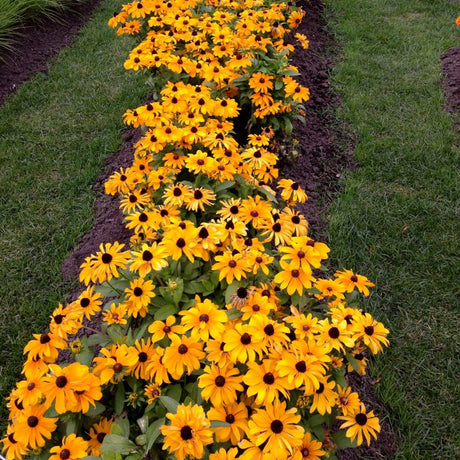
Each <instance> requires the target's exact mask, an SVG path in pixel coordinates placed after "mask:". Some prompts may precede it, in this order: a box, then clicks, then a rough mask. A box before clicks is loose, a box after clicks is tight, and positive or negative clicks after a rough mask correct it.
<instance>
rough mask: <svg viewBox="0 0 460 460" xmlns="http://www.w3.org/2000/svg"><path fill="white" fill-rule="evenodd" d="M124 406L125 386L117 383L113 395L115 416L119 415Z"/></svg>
mask: <svg viewBox="0 0 460 460" xmlns="http://www.w3.org/2000/svg"><path fill="white" fill-rule="evenodd" d="M124 406H125V386H124V384H123V383H119V384H118V386H117V392H116V393H115V402H114V409H115V413H116V414H117V415H121V413H122V412H123V408H124Z"/></svg>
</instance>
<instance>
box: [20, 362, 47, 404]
mask: <svg viewBox="0 0 460 460" xmlns="http://www.w3.org/2000/svg"><path fill="white" fill-rule="evenodd" d="M44 375H45V373H44V372H42V371H41V370H40V369H34V370H32V371H30V372H28V373H27V375H26V380H22V381H20V382H18V383H17V385H16V388H17V395H18V397H19V399H20V401H22V403H23V405H24V406H34V405H35V404H38V403H39V402H40V401H41V399H42V397H43V395H44V391H45V388H44V382H43V376H44Z"/></svg>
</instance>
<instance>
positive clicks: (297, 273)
mask: <svg viewBox="0 0 460 460" xmlns="http://www.w3.org/2000/svg"><path fill="white" fill-rule="evenodd" d="M291 276H292V277H293V278H298V277H299V276H300V272H299V270H296V269H294V270H291Z"/></svg>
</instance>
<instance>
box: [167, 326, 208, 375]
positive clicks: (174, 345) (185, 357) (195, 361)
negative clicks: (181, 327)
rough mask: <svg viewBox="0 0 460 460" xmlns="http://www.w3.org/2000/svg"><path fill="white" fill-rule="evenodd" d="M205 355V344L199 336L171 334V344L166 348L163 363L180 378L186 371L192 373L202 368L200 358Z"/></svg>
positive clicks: (172, 373)
mask: <svg viewBox="0 0 460 460" xmlns="http://www.w3.org/2000/svg"><path fill="white" fill-rule="evenodd" d="M204 357H205V353H204V352H203V344H202V342H201V341H200V339H199V338H193V337H187V336H185V335H182V336H178V335H172V336H171V345H170V346H169V347H167V348H166V350H165V355H164V357H163V363H164V365H165V366H166V368H167V369H168V372H169V373H170V374H171V376H172V377H173V378H175V379H177V380H178V379H180V378H181V377H182V375H183V374H184V372H187V374H191V373H192V372H193V371H194V370H196V369H199V368H200V360H201V359H203V358H204Z"/></svg>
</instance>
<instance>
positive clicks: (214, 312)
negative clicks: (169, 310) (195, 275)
mask: <svg viewBox="0 0 460 460" xmlns="http://www.w3.org/2000/svg"><path fill="white" fill-rule="evenodd" d="M195 300H196V304H195V305H194V306H193V307H192V308H189V309H188V310H183V311H181V312H179V315H181V316H182V325H183V326H184V330H185V331H189V330H191V335H192V337H193V336H198V337H199V338H200V339H201V340H203V341H204V342H206V341H208V340H209V337H212V338H218V337H220V336H221V335H222V333H223V332H224V331H225V323H226V322H227V314H226V313H225V311H224V310H219V306H218V305H216V304H214V303H212V302H211V301H210V300H209V299H204V301H203V302H201V299H200V297H199V296H195Z"/></svg>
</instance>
